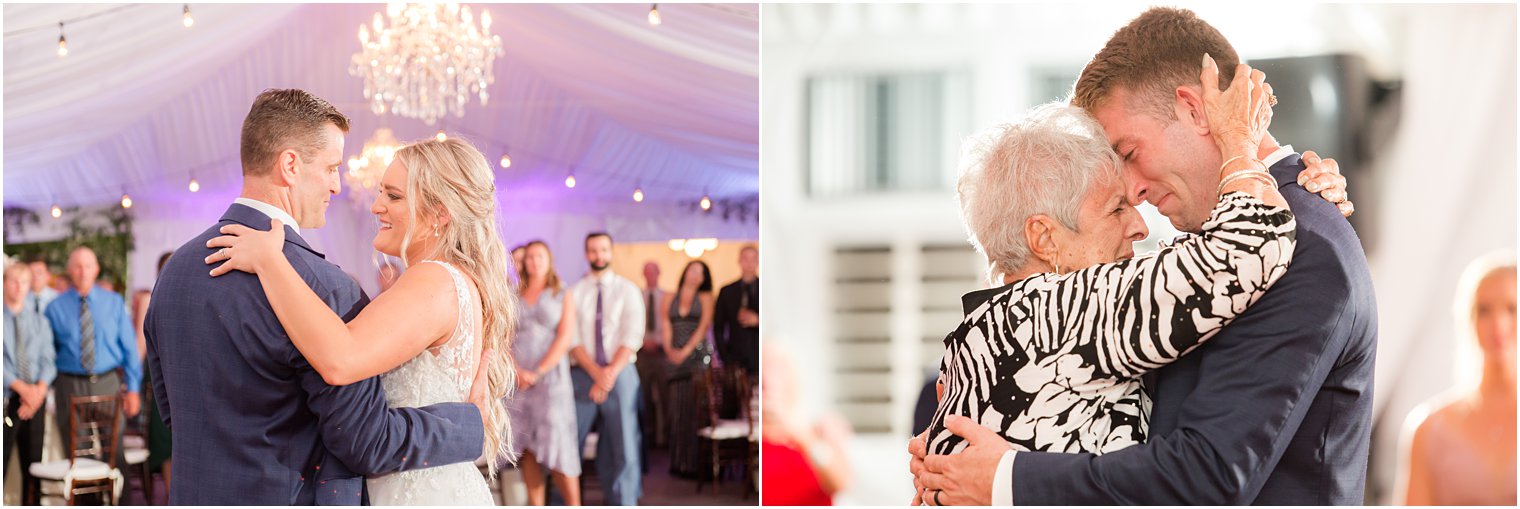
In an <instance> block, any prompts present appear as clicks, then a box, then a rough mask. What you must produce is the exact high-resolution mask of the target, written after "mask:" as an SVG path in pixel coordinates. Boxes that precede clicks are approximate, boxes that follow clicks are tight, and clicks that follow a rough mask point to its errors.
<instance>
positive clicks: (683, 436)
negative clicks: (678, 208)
mask: <svg viewBox="0 0 1520 509" xmlns="http://www.w3.org/2000/svg"><path fill="white" fill-rule="evenodd" d="M713 306H714V304H713V295H712V272H711V271H710V270H708V268H707V264H706V263H703V262H702V261H701V260H692V261H691V262H690V263H687V264H686V269H684V270H682V271H681V281H680V283H679V285H678V286H677V287H676V293H673V294H671V295H668V296H666V297H665V302H664V303H663V304H661V306H660V309H661V310H663V312H662V313H660V320H661V321H663V322H665V330H666V332H665V335H664V344H665V357H666V358H667V359H669V360H670V364H671V365H672V366H674V367H673V368H672V369H671V371H670V380H669V384H670V392H669V393H668V394H669V396H667V398H666V401H667V402H669V405H668V407H667V408H669V409H670V410H669V412H668V414H667V417H666V422H669V423H670V426H671V428H670V473H672V474H675V475H679V476H695V475H696V474H697V471H698V468H697V467H698V466H699V465H701V458H700V457H699V454H698V444H697V430H698V429H700V428H701V422H702V419H699V418H698V416H697V399H696V398H697V395H696V394H695V386H696V377H698V376H701V374H702V372H703V371H706V370H707V368H708V365H710V364H711V363H712V355H711V354H710V353H708V351H707V348H708V346H707V331H708V329H709V328H710V327H711V326H712V317H713Z"/></svg>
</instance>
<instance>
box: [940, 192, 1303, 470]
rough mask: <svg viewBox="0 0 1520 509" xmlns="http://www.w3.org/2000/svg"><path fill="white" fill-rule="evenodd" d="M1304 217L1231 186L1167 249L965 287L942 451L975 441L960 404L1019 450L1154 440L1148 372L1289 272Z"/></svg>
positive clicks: (947, 360) (943, 409) (1091, 449)
mask: <svg viewBox="0 0 1520 509" xmlns="http://www.w3.org/2000/svg"><path fill="white" fill-rule="evenodd" d="M1295 227H1296V225H1295V223H1294V220H1293V213H1292V212H1290V211H1289V210H1288V209H1287V208H1286V207H1268V206H1267V205H1266V204H1264V203H1263V202H1262V201H1261V200H1260V199H1259V198H1256V197H1254V196H1251V195H1249V194H1246V193H1241V192H1235V193H1229V194H1227V195H1225V196H1224V197H1222V198H1221V199H1220V201H1219V204H1218V205H1217V206H1215V208H1214V211H1213V214H1212V216H1211V217H1210V218H1209V220H1208V222H1205V223H1204V224H1203V231H1202V233H1201V234H1199V235H1190V236H1184V237H1179V239H1178V241H1177V242H1175V243H1173V244H1171V245H1169V246H1165V247H1163V248H1162V249H1161V250H1160V251H1158V252H1157V253H1154V254H1151V255H1146V256H1140V257H1135V258H1132V259H1129V260H1124V261H1119V262H1114V263H1105V264H1099V265H1094V266H1092V267H1088V268H1086V269H1082V270H1079V271H1075V272H1071V273H1068V274H1064V275H1057V274H1051V273H1045V274H1037V275H1034V276H1030V277H1028V278H1024V279H1021V280H1019V281H1016V282H1014V283H1011V284H1008V285H1005V286H1002V287H999V288H995V289H992V290H985V291H982V292H973V293H971V294H967V295H966V296H965V305H966V308H967V309H966V317H965V319H964V320H963V321H962V322H961V325H960V326H959V327H958V328H956V329H955V331H954V332H952V333H950V335H949V336H946V337H945V357H944V359H943V360H942V361H941V364H940V371H941V375H940V376H941V381H942V382H943V383H944V384H945V392H944V397H943V399H942V400H941V401H940V404H939V408H938V409H937V410H936V411H935V413H934V419H933V421H931V422H930V425H929V451H930V453H932V454H952V453H955V452H959V451H960V450H961V449H963V448H964V447H965V443H964V440H963V439H961V438H960V437H957V436H955V435H953V434H951V433H950V432H949V431H947V430H946V429H945V427H944V423H945V417H946V416H947V415H951V414H956V415H963V416H967V417H971V418H972V419H974V420H976V421H978V422H980V423H981V424H982V425H983V426H986V427H988V428H991V429H993V430H996V431H999V432H1000V433H1001V434H1002V435H1003V438H1005V439H1007V440H1008V441H1009V443H1011V444H1013V446H1014V447H1015V448H1017V449H1019V450H1032V451H1048V452H1088V453H1094V454H1102V453H1104V452H1109V451H1115V450H1118V449H1122V448H1125V447H1128V446H1131V445H1135V444H1138V443H1141V442H1144V441H1145V439H1146V431H1147V429H1148V427H1149V420H1150V406H1151V402H1150V399H1149V397H1148V396H1147V395H1146V393H1145V389H1144V387H1143V386H1142V384H1141V381H1140V375H1142V374H1144V373H1145V372H1147V371H1150V370H1153V369H1156V368H1158V367H1161V366H1163V365H1165V364H1167V363H1169V362H1171V361H1174V360H1176V359H1177V358H1179V357H1181V356H1182V355H1183V354H1186V353H1188V352H1189V351H1191V350H1192V349H1193V348H1196V347H1197V346H1198V345H1200V344H1202V343H1203V341H1205V340H1207V339H1209V338H1210V337H1211V336H1213V335H1214V334H1215V333H1217V332H1218V331H1219V330H1220V329H1221V328H1223V327H1224V326H1225V325H1226V324H1228V323H1229V322H1230V321H1231V320H1233V319H1234V318H1235V317H1236V316H1238V315H1240V314H1241V313H1243V312H1244V311H1245V310H1246V308H1247V307H1248V306H1250V305H1251V304H1253V303H1255V302H1256V300H1257V299H1259V298H1260V297H1261V296H1262V294H1264V293H1266V291H1267V288H1269V287H1271V286H1272V284H1273V283H1275V282H1276V281H1277V280H1278V278H1281V277H1282V275H1283V274H1285V273H1287V270H1288V264H1289V262H1290V261H1291V259H1292V257H1293V248H1294V231H1295ZM988 295H990V298H987V296H988ZM983 299H985V302H982V300H983Z"/></svg>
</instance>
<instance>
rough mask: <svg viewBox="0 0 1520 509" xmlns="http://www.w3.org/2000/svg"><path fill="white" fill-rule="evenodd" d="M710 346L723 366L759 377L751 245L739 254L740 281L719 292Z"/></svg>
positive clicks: (756, 269)
mask: <svg viewBox="0 0 1520 509" xmlns="http://www.w3.org/2000/svg"><path fill="white" fill-rule="evenodd" d="M713 342H714V343H717V345H718V358H719V359H722V360H723V364H724V365H729V366H739V367H742V368H744V370H745V371H746V372H747V373H749V376H750V379H755V378H756V377H758V376H759V375H760V249H759V248H757V247H755V246H754V245H753V244H751V245H746V246H744V247H743V248H742V249H740V250H739V280H738V281H734V282H733V283H730V284H729V285H728V286H725V287H723V290H722V291H720V292H718V317H717V319H716V321H714V322H713Z"/></svg>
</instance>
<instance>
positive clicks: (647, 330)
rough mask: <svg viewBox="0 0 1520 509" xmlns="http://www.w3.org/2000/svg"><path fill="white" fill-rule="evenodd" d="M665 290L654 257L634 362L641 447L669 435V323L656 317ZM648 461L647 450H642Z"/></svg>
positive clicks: (661, 443)
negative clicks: (640, 342)
mask: <svg viewBox="0 0 1520 509" xmlns="http://www.w3.org/2000/svg"><path fill="white" fill-rule="evenodd" d="M665 295H666V294H665V290H662V289H660V265H659V264H657V263H655V262H654V261H653V260H650V261H648V262H645V263H644V348H643V349H642V350H639V351H640V352H643V353H644V355H640V356H639V360H637V361H635V362H634V367H635V368H637V369H638V371H639V381H640V382H641V383H642V384H643V386H644V391H643V393H642V394H641V396H642V398H643V399H642V403H643V404H641V405H639V424H640V426H641V427H642V428H643V429H644V447H643V450H644V451H645V452H646V453H647V452H648V451H649V448H650V447H665V444H666V441H667V440H668V439H669V437H670V433H669V426H670V424H669V423H667V422H665V407H666V405H667V402H666V401H665V397H666V395H667V394H666V392H667V391H668V390H669V383H667V379H668V378H669V377H670V361H669V360H667V359H666V358H665V340H664V338H665V331H666V330H667V329H668V328H669V327H670V323H669V322H667V321H665V320H660V319H658V318H655V316H654V314H655V311H656V310H658V309H660V303H663V302H665ZM645 458H646V459H645V463H648V459H647V458H648V454H645Z"/></svg>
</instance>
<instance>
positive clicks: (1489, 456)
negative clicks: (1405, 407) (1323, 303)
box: [1396, 254, 1516, 506]
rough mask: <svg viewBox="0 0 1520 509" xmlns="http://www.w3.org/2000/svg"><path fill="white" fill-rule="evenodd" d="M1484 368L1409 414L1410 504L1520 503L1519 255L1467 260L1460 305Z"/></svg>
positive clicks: (1405, 482)
mask: <svg viewBox="0 0 1520 509" xmlns="http://www.w3.org/2000/svg"><path fill="white" fill-rule="evenodd" d="M1454 311H1455V312H1456V315H1457V322H1458V323H1460V324H1462V330H1461V333H1460V336H1462V337H1463V341H1464V342H1465V344H1464V345H1463V347H1464V348H1463V350H1465V352H1464V353H1465V354H1467V355H1466V356H1465V357H1467V359H1464V360H1469V361H1476V362H1475V363H1474V364H1476V366H1471V368H1472V369H1465V370H1463V371H1465V372H1468V373H1476V376H1472V377H1468V378H1469V380H1466V381H1465V383H1464V384H1463V385H1461V386H1459V387H1457V388H1456V389H1455V390H1453V391H1452V392H1449V393H1447V394H1445V395H1442V396H1438V397H1436V398H1434V399H1432V400H1430V401H1428V402H1426V403H1425V404H1422V405H1420V406H1419V407H1418V408H1416V409H1415V410H1414V411H1413V412H1411V413H1410V414H1409V419H1408V421H1407V424H1406V426H1405V429H1406V431H1405V434H1404V437H1403V444H1402V445H1401V449H1402V451H1401V455H1402V458H1401V463H1402V464H1401V465H1400V468H1399V473H1400V475H1399V488H1398V490H1397V491H1396V493H1397V494H1398V497H1399V499H1400V500H1399V501H1400V503H1401V504H1404V505H1509V506H1513V505H1515V501H1516V497H1515V395H1516V394H1515V332H1516V327H1515V258H1514V255H1512V254H1492V255H1488V256H1485V257H1483V258H1480V259H1478V260H1477V261H1474V262H1473V263H1472V264H1470V265H1468V266H1467V270H1466V271H1465V272H1464V273H1463V274H1462V279H1461V282H1460V283H1459V284H1458V286H1457V302H1456V306H1454Z"/></svg>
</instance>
